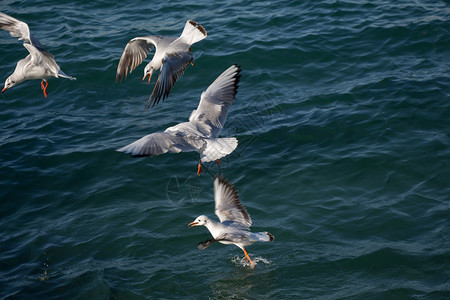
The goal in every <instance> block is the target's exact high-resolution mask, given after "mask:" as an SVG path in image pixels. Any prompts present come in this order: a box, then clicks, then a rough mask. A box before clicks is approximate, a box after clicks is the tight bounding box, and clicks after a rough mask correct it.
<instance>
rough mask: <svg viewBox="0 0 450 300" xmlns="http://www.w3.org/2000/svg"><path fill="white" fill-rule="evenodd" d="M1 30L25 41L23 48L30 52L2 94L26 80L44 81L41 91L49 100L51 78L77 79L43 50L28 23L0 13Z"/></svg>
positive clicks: (8, 80)
mask: <svg viewBox="0 0 450 300" xmlns="http://www.w3.org/2000/svg"><path fill="white" fill-rule="evenodd" d="M0 29H3V30H6V31H9V33H10V34H11V36H13V37H17V38H19V40H23V46H24V47H25V48H26V49H27V50H28V52H30V54H29V55H28V56H27V57H25V58H24V59H21V60H19V61H18V62H17V65H16V69H15V70H14V73H12V74H11V76H9V77H8V78H7V79H6V81H5V86H4V88H3V89H2V93H3V92H4V91H6V90H7V89H9V88H11V87H13V86H15V85H18V84H19V83H22V82H24V81H25V80H30V79H42V81H41V89H42V91H43V93H44V96H45V97H46V98H47V87H48V81H47V80H48V79H49V78H51V77H56V78H58V77H62V78H67V79H70V80H75V79H76V78H75V77H71V76H69V75H67V74H65V73H64V72H63V71H62V70H61V68H60V67H59V66H58V64H57V63H56V61H55V59H54V57H53V55H52V54H51V53H50V52H47V51H46V50H45V49H43V48H42V45H41V43H40V42H39V40H38V39H36V38H35V37H33V36H32V35H31V34H30V29H29V28H28V25H27V24H26V23H24V22H22V21H19V20H17V19H15V18H13V17H11V16H8V15H6V14H4V13H2V12H0Z"/></svg>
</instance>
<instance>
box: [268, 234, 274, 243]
mask: <svg viewBox="0 0 450 300" xmlns="http://www.w3.org/2000/svg"><path fill="white" fill-rule="evenodd" d="M267 235H268V236H269V241H270V242H273V241H274V240H275V237H274V235H273V234H271V233H269V232H267Z"/></svg>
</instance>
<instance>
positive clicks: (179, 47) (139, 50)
mask: <svg viewBox="0 0 450 300" xmlns="http://www.w3.org/2000/svg"><path fill="white" fill-rule="evenodd" d="M206 36H207V34H206V30H205V28H203V26H201V25H199V24H197V22H195V21H192V20H189V21H187V22H186V25H185V26H184V30H183V32H182V33H181V36H180V37H178V38H173V37H167V36H159V35H152V36H143V37H135V38H134V39H132V40H130V41H129V42H128V43H127V45H126V47H125V50H124V51H123V53H122V57H121V58H120V61H119V65H118V66H117V74H116V81H120V80H122V78H123V77H125V79H126V78H127V74H128V70H130V73H131V72H132V71H133V70H134V69H135V68H136V67H137V66H138V65H140V64H141V63H142V61H143V60H144V59H145V58H146V57H147V54H148V52H149V51H150V49H151V48H152V47H155V54H154V55H153V59H152V60H151V61H150V62H149V63H148V64H147V65H146V66H145V68H144V77H143V78H142V80H145V78H146V77H147V76H149V78H148V82H150V80H151V78H152V74H153V72H154V71H155V70H157V69H159V70H160V72H159V76H158V80H157V81H156V84H155V87H154V89H153V92H152V94H151V95H150V98H149V100H148V102H147V106H146V108H147V109H148V108H149V107H150V106H154V105H155V104H157V103H159V101H160V99H161V98H162V100H163V101H164V99H165V98H166V97H167V96H168V95H169V93H170V90H171V89H172V87H173V85H174V84H175V82H176V81H177V79H178V78H179V77H180V76H181V75H183V73H184V71H185V70H186V68H187V66H188V65H189V64H192V65H194V54H192V52H191V45H192V44H194V43H197V42H199V41H201V40H203V39H204V38H206Z"/></svg>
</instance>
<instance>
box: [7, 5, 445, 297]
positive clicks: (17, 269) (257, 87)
mask: <svg viewBox="0 0 450 300" xmlns="http://www.w3.org/2000/svg"><path fill="white" fill-rule="evenodd" d="M153 2H154V1H145V2H141V3H135V2H133V1H86V0H79V1H67V2H61V1H59V3H58V2H56V1H41V0H37V1H20V0H3V1H1V3H0V11H2V12H4V13H7V14H9V15H12V16H13V17H16V18H18V19H20V20H22V21H25V22H27V23H28V24H29V26H30V28H31V30H32V33H34V35H35V36H36V37H37V38H39V39H40V41H41V43H42V44H43V46H44V47H45V48H46V49H47V50H48V51H50V52H51V53H53V54H54V56H55V58H56V60H57V62H58V63H59V65H60V66H61V68H62V70H63V71H64V72H65V73H67V74H69V75H72V76H75V77H77V80H76V81H69V80H64V79H51V80H50V81H49V83H50V84H49V87H48V92H49V96H48V98H44V97H43V95H42V92H41V90H40V82H39V81H38V80H34V81H28V82H25V83H23V84H21V85H19V86H16V87H13V88H11V89H9V90H7V91H6V92H5V93H3V94H2V95H1V96H0V120H1V123H0V124H1V125H0V198H1V205H0V298H1V299H227V298H232V299H448V298H449V297H450V279H449V275H450V271H449V270H450V262H449V261H450V242H449V241H450V232H449V227H450V220H449V219H450V217H449V216H450V197H449V195H450V181H449V178H450V137H449V134H450V102H449V94H450V47H449V46H450V34H449V32H450V6H449V3H448V1H434V0H433V1H431V0H428V1H426V0H415V1H406V0H405V1H402V0H401V1H384V0H375V1H350V0H347V1H331V0H330V1H325V0H320V1H299V0H296V1H278V2H272V1H259V2H258V1H226V2H225V3H224V2H214V1H211V2H210V1H196V2H190V1H162V2H161V3H153ZM188 19H192V20H195V21H197V22H198V23H199V24H201V25H203V26H204V27H205V29H206V30H207V32H208V37H207V38H206V39H205V40H203V41H201V42H199V43H197V44H195V45H193V47H192V51H193V52H194V54H195V56H196V60H195V65H194V66H189V67H188V69H187V70H186V72H185V73H184V75H183V77H181V78H180V79H179V80H178V82H177V83H176V85H175V87H174V88H173V90H172V92H171V94H170V96H169V98H167V99H166V100H165V102H164V103H160V104H159V105H157V106H155V107H153V108H151V109H150V110H149V111H146V110H145V109H144V108H145V103H146V102H147V100H148V97H149V95H150V93H151V90H152V88H153V84H154V81H155V78H156V76H155V78H154V79H153V81H152V83H151V84H150V85H149V84H148V83H147V82H142V81H141V79H142V76H143V69H144V64H142V65H141V66H139V67H138V68H137V69H136V70H135V71H134V72H133V73H132V74H131V75H130V76H128V79H127V80H125V81H123V82H122V83H116V82H115V73H116V68H117V64H118V62H119V59H120V56H121V54H122V51H123V49H124V47H125V45H126V43H127V42H128V41H129V40H130V39H131V38H133V37H136V36H143V35H144V36H145V35H151V34H159V35H168V36H179V35H180V33H181V31H182V29H183V26H184V24H185V22H186V20H188ZM152 53H153V52H152ZM152 53H151V54H150V55H152ZM26 55H27V52H26V49H25V48H24V47H23V46H22V45H21V43H20V42H18V41H17V39H15V38H12V37H10V36H9V34H8V33H7V32H6V31H1V32H0V59H1V64H0V80H1V82H2V85H3V82H4V80H6V78H7V77H8V76H9V75H10V74H11V73H12V72H13V71H14V68H15V65H16V62H17V61H18V60H19V59H22V58H24V57H25V56H26ZM149 60H150V58H148V59H147V60H146V62H148V61H149ZM235 63H236V64H239V65H240V66H241V67H242V73H241V74H242V78H241V82H240V87H239V92H238V94H237V99H236V101H235V103H234V104H233V106H232V107H231V109H230V112H229V115H228V120H227V123H226V124H225V128H224V130H223V131H222V136H235V137H236V138H237V139H238V140H239V146H238V148H237V149H236V150H235V151H234V152H233V153H232V154H231V155H229V156H228V157H226V158H225V159H223V161H222V166H221V168H220V169H219V168H218V166H217V165H216V164H215V163H207V164H205V165H204V168H205V172H204V173H203V174H202V175H201V176H197V175H196V165H197V163H198V159H199V156H198V154H197V153H194V152H191V153H181V154H165V155H161V156H157V157H149V158H132V157H130V156H127V155H125V154H123V153H119V152H116V151H115V150H116V149H117V148H120V147H122V146H125V145H127V144H128V143H131V142H133V141H135V140H136V139H138V138H140V137H142V136H144V135H146V134H149V133H152V132H157V131H162V130H164V129H165V128H167V127H168V126H172V125H174V124H176V123H179V122H182V121H186V120H187V119H188V117H189V115H190V113H191V111H192V110H193V109H195V108H196V106H197V104H198V101H199V99H200V95H201V92H202V91H204V90H205V89H206V88H207V87H208V85H209V84H210V83H212V81H213V80H214V79H215V78H216V77H217V76H218V75H219V74H220V73H221V72H223V71H224V70H225V69H226V68H227V67H229V66H230V65H231V64H235ZM218 173H220V174H222V175H224V176H225V177H227V178H228V179H229V180H230V181H231V182H232V183H233V184H234V185H235V186H236V188H237V190H238V191H239V194H240V196H241V201H242V203H243V204H244V205H245V206H246V208H247V210H248V212H249V213H250V215H251V217H252V219H253V227H252V228H253V231H269V232H270V233H272V234H273V235H274V236H275V241H274V243H259V244H254V245H252V246H250V247H248V249H247V250H248V252H249V255H250V256H251V257H252V258H253V259H254V260H255V261H256V263H257V265H256V268H255V269H254V270H252V269H250V268H249V267H248V265H247V264H246V263H245V259H244V255H243V253H242V251H241V250H240V249H239V248H237V247H235V246H233V245H221V244H217V245H216V244H214V245H212V246H211V247H209V248H208V249H206V250H204V251H200V250H198V249H197V243H198V242H200V241H202V240H205V239H206V238H209V237H210V234H209V232H208V230H207V229H206V228H204V227H197V228H192V229H189V228H188V227H187V224H188V223H189V222H191V221H193V220H194V219H195V218H196V217H197V216H198V215H201V214H206V215H208V216H210V217H213V218H215V215H214V200H213V179H214V176H215V175H216V174H218Z"/></svg>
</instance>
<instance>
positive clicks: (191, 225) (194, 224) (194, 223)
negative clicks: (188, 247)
mask: <svg viewBox="0 0 450 300" xmlns="http://www.w3.org/2000/svg"><path fill="white" fill-rule="evenodd" d="M197 225H198V223H197V222H191V223H189V224H188V226H189V227H191V228H192V227H194V226H197Z"/></svg>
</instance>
